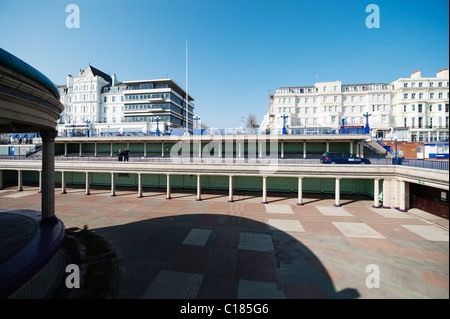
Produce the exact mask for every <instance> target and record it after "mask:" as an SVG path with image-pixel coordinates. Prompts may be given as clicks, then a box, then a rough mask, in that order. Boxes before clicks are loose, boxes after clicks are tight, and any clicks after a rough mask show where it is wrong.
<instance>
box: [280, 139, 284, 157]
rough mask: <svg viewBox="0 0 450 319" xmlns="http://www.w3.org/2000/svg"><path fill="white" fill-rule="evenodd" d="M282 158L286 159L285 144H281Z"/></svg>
mask: <svg viewBox="0 0 450 319" xmlns="http://www.w3.org/2000/svg"><path fill="white" fill-rule="evenodd" d="M281 158H284V142H281Z"/></svg>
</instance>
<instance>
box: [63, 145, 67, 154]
mask: <svg viewBox="0 0 450 319" xmlns="http://www.w3.org/2000/svg"><path fill="white" fill-rule="evenodd" d="M64 156H67V142H66V143H64Z"/></svg>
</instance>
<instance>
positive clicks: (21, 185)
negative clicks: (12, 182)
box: [17, 170, 23, 192]
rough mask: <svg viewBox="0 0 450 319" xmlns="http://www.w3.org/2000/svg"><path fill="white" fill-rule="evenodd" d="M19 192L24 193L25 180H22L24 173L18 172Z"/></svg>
mask: <svg viewBox="0 0 450 319" xmlns="http://www.w3.org/2000/svg"><path fill="white" fill-rule="evenodd" d="M17 191H18V192H21V191H23V178H22V171H21V170H18V171H17Z"/></svg>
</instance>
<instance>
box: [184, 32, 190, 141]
mask: <svg viewBox="0 0 450 319" xmlns="http://www.w3.org/2000/svg"><path fill="white" fill-rule="evenodd" d="M184 135H189V94H188V41H187V40H186V131H185V132H184Z"/></svg>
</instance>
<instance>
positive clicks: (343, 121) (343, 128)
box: [341, 116, 345, 134]
mask: <svg viewBox="0 0 450 319" xmlns="http://www.w3.org/2000/svg"><path fill="white" fill-rule="evenodd" d="M341 121H342V130H341V134H345V117H344V116H343V117H342V119H341Z"/></svg>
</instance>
